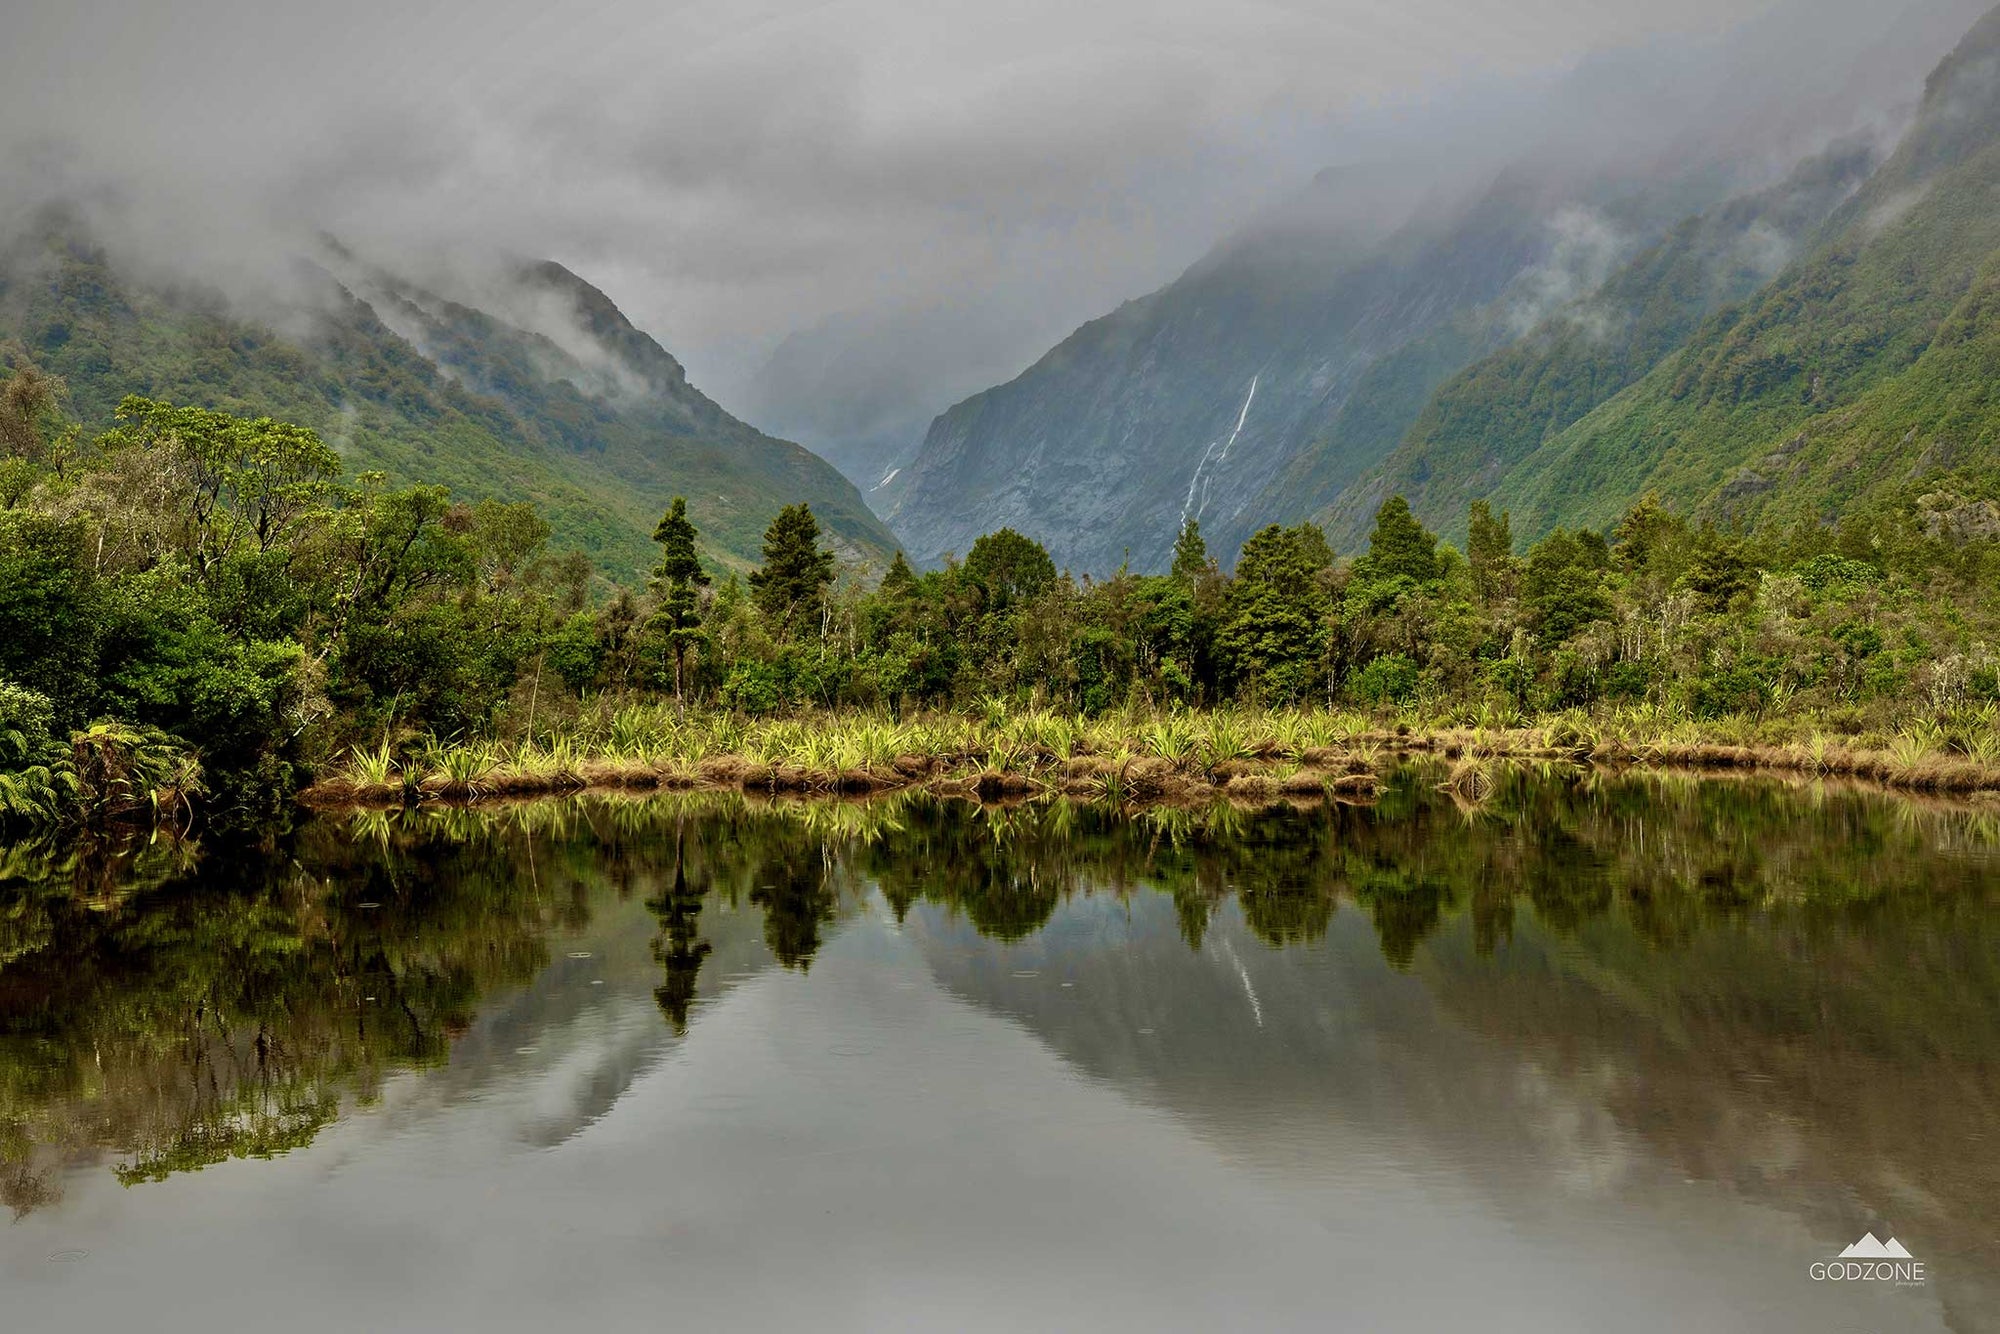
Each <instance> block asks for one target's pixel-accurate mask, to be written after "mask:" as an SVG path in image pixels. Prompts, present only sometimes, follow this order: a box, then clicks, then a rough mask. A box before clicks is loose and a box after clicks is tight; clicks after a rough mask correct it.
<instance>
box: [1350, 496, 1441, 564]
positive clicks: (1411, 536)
mask: <svg viewBox="0 0 2000 1334" xmlns="http://www.w3.org/2000/svg"><path fill="white" fill-rule="evenodd" d="M1355 573H1356V574H1358V575H1360V576H1362V577H1363V578H1365V579H1368V580H1370V581H1371V582H1385V581H1387V580H1390V579H1394V578H1396V577H1397V576H1398V575H1401V576H1402V577H1404V578H1406V579H1408V580H1410V581H1411V582H1412V583H1418V584H1427V583H1429V582H1430V581H1431V580H1433V579H1435V578H1437V577H1438V557H1437V536H1436V535H1435V534H1434V533H1432V532H1431V531H1430V530H1429V529H1427V528H1425V527H1424V526H1423V525H1422V524H1421V523H1418V522H1417V516H1416V515H1414V514H1412V513H1410V503H1409V502H1408V501H1407V500H1404V499H1403V498H1402V497H1401V496H1390V497H1389V498H1388V499H1387V500H1385V501H1383V502H1382V508H1381V509H1379V510H1377V511H1375V531H1374V532H1372V533H1370V534H1369V535H1368V554H1367V555H1366V556H1363V557H1362V558H1361V559H1360V560H1359V561H1357V562H1355Z"/></svg>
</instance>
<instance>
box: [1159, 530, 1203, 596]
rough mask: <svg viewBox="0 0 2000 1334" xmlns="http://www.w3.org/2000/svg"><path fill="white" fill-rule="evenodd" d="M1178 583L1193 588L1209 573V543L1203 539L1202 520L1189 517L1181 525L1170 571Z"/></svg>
mask: <svg viewBox="0 0 2000 1334" xmlns="http://www.w3.org/2000/svg"><path fill="white" fill-rule="evenodd" d="M1169 573H1170V576H1171V577H1172V579H1173V580H1174V582H1176V583H1180V584H1185V585H1187V586H1188V587H1189V588H1193V587H1194V586H1195V585H1196V584H1197V583H1199V582H1200V581H1201V577H1202V575H1204V574H1206V573H1208V543H1206V542H1204V541H1202V539H1201V520H1200V519H1189V520H1188V521H1187V522H1186V523H1183V524H1182V525H1181V535H1180V537H1179V538H1177V539H1176V540H1175V542H1174V563H1173V568H1172V569H1171V571H1170V572H1169Z"/></svg>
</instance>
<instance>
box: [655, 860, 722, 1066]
mask: <svg viewBox="0 0 2000 1334" xmlns="http://www.w3.org/2000/svg"><path fill="white" fill-rule="evenodd" d="M686 843H687V832H686V828H685V826H684V824H683V823H682V822H680V821H676V822H675V825H674V874H673V881H672V883H671V884H669V885H668V886H667V889H666V891H665V892H664V893H663V894H661V895H660V897H658V898H656V899H648V900H647V901H646V906H647V907H648V908H650V909H652V910H653V913H654V914H655V915H656V916H657V917H658V918H659V919H660V934H659V935H658V936H657V937H656V938H655V939H654V941H653V957H654V958H655V959H657V960H658V961H659V962H660V963H661V964H662V965H663V966H664V967H665V968H666V970H667V976H666V981H664V982H663V983H661V984H660V985H659V986H658V987H655V988H654V989H653V999H654V1000H656V1001H658V1002H659V1005H660V1013H662V1014H664V1015H665V1016H666V1017H667V1022H668V1023H670V1024H672V1025H673V1026H674V1032H676V1033H685V1032H687V1019H688V1007H689V1006H690V1005H692V1004H693V1003H694V996H695V983H696V981H697V980H698V979H699V978H700V976H701V961H702V960H703V959H705V958H707V957H708V953H709V944H708V942H707V941H705V940H703V939H701V903H702V899H703V898H704V897H705V896H706V889H705V887H704V886H703V885H701V884H700V883H699V882H696V883H690V881H689V878H688V862H687V856H686Z"/></svg>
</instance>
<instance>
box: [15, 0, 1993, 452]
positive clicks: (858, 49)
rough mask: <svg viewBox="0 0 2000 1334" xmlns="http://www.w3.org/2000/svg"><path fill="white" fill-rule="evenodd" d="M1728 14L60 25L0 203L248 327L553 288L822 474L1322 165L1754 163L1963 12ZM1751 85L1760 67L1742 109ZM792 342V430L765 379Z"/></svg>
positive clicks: (1766, 10)
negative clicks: (337, 308)
mask: <svg viewBox="0 0 2000 1334" xmlns="http://www.w3.org/2000/svg"><path fill="white" fill-rule="evenodd" d="M1744 12H1745V11H1744V6H1743V5H1742V4H1741V0H1687V2H1686V3H1682V4H1679V5H1674V6H1662V5H1659V4H1656V3H1648V2H1647V0H1532V2H1531V3H1528V2H1524V3H1521V4H1515V5H1510V6H1506V7H1504V9H1502V8H1501V7H1496V6H1492V5H1490V4H1480V3H1475V2H1474V0H1406V2H1405V3H1402V4H1397V5H1384V4H1380V3H1377V2H1376V0H1335V2H1333V3H1321V4H1306V3H1296V2H1294V0H1264V2H1262V3H1252V4H1248V5H1222V4H1214V3H1191V2H1189V0H1179V2H1178V3H1172V2H1170V3H1167V4H1164V5H1162V4H1151V3H1149V4H1138V3H1118V2H1115V0H1114V2H1111V3H1104V4H1096V5H1082V6H1079V5H1076V4H1074V3H1067V2H1065V3H1055V0H1017V2H1016V3H1012V4H1009V5H1005V6H1000V5H993V4H973V3H969V2H967V0H939V2H938V3H931V4H922V5H919V4H910V3H901V4H891V3H885V2H883V0H846V2H845V3H833V4H819V3H811V4H809V3H804V0H763V2H762V3H754V2H753V3H743V2H742V0H736V2H733V3H682V4H670V5H667V6H664V7H663V6H660V5H658V4H654V3H641V2H640V0H597V2H596V3H584V4H578V5H571V6H562V7H556V8H551V7H549V6H547V5H545V4H541V3H529V2H528V0H500V2H499V3H494V4H487V5H481V6H471V5H464V6H450V5H441V4H430V5H412V4H409V3H406V2H403V0H396V2H392V0H354V2H353V3H350V4H347V5H342V6H325V5H321V4H306V3H300V2H298V0H289V2H288V0H277V2H275V3H274V2H272V0H264V2H261V3H259V2H257V0H181V2H180V3H175V4H172V5H156V6H133V5H129V4H123V3H112V2H111V0H71V2H70V3H68V4H64V5H45V6H39V7H35V8H34V9H33V11H32V12H30V13H27V14H25V15H22V16H19V17H17V18H16V19H15V20H14V21H13V23H12V25H11V30H10V33H9V36H10V43H9V45H8V47H7V49H6V51H5V52H4V54H0V126H4V127H5V128H4V129H0V141H4V142H0V169H4V170H5V172H6V178H7V180H8V183H9V189H8V191H7V192H6V196H7V199H8V201H9V202H8V205H6V207H11V208H14V209H16V210H17V211H18V210H21V209H25V208H27V207H29V206H31V205H32V204H34V203H35V202H37V201H39V200H42V199H45V198H49V197H56V196H60V197H64V198H67V199H70V200H72V201H80V202H81V204H82V206H83V207H85V208H86V209H87V211H88V212H89V213H90V215H91V216H92V218H93V220H94V222H95V223H96V225H97V226H98V227H99V228H100V229H101V230H102V231H103V232H104V234H105V236H106V239H107V241H108V243H109V244H110V245H111V246H112V247H113V248H114V249H115V250H116V251H117V253H118V254H119V255H120V257H121V258H123V259H125V260H127V261H128V262H130V263H134V264H140V265H145V266H147V267H148V269H149V271H150V273H151V275H152V276H156V277H166V278H172V279H175V280H179V281H184V282H186V281H192V282H200V283H205V284H208V285H211V286H213V287H216V288H218V289H220V290H222V291H225V292H227V293H228V294H229V296H230V297H231V299H233V300H236V301H238V302H239V303H244V304H246V305H250V306H254V307H257V308H259V309H268V310H283V309H284V308H286V306H287V305H288V303H291V302H294V301H296V300H298V299H300V281H301V280H300V278H299V276H298V270H297V268H296V264H295V259H296V256H297V255H298V254H300V253H302V252H304V251H307V250H309V249H310V248H311V247H312V245H313V244H314V238H316V237H317V236H318V235H319V234H320V233H321V232H322V231H327V232H331V233H333V234H335V235H337V236H339V237H340V238H342V240H343V241H344V242H346V243H347V244H349V245H351V246H352V247H353V248H354V249H355V250H356V252H357V253H359V254H361V255H363V256H367V257H369V258H371V259H379V260H382V261H384V262H386V263H389V264H391V265H392V266H393V267H395V268H397V269H398V270H399V271H402V272H406V273H411V274H413V275H415V276H417V277H419V278H421V279H423V280H425V281H427V282H430V283H433V284H434V285H436V286H438V287H439V288H440V289H441V290H445V291H448V292H451V293H453V294H461V293H464V294H473V293H479V292H481V291H490V290H491V289H492V287H493V285H494V283H495V282H496V281H497V278H496V275H499V274H502V273H504V272H505V271H506V269H507V267H508V266H509V265H511V264H513V263H515V262H516V261H518V260H519V259H523V258H540V257H551V258H555V259H557V260H560V261H561V262H563V263H565V264H567V265H568V266H569V267H571V268H573V269H575V270H576V271H578V272H579V273H581V274H583V275H584V276H585V277H587V278H589V279H590V280H591V281H593V282H595V283H597V284H598V285H599V286H601V287H603V288H604V289H605V290H606V291H607V292H609V293H610V294H611V295H612V296H613V297H614V298H615V299H616V300H617V301H618V302H619V303H620V305H621V306H622V307H624V308H625V309H626V311H627V313H628V314H630V315H632V316H633V318H634V319H635V321H637V322H638V323H640V324H641V325H642V327H645V328H647V329H648V330H649V331H650V332H653V333H655V334H656V335H657V336H658V337H659V338H660V339H661V341H662V342H663V343H665V344H666V345H667V346H668V347H669V348H670V349H671V350H673V351H674V352H675V353H676V354H677V355H680V356H681V357H682V359H683V360H684V361H685V362H686V363H687V364H688V366H689V371H690V374H691V376H692V378H694V379H695V380H696V382H697V383H700V384H702V385H704V387H707V388H709V389H710V390H711V392H714V393H715V394H716V395H717V396H718V397H719V398H721V399H722V400H723V401H724V402H725V404H728V405H729V406H732V407H735V408H738V409H739V410H744V411H747V412H749V414H750V415H751V416H752V417H753V418H755V417H758V416H759V415H777V416H780V417H783V418H784V419H785V421H784V423H783V424H784V425H785V426H786V427H787V429H790V430H792V431H794V432H796V433H798V434H800V435H803V436H806V437H808V438H810V437H811V436H812V435H813V433H814V432H815V431H816V430H823V429H833V428H835V427H838V428H840V429H849V428H853V427H854V423H855V422H856V421H858V420H861V419H864V418H866V419H870V420H874V421H898V420H904V419H915V418H920V417H922V416H924V415H926V414H928V413H929V412H931V411H935V410H936V409H937V408H939V407H942V406H944V405H945V404H946V403H948V402H949V401H951V399H952V398H954V397H957V396H959V395H961V394H963V393H965V392H969V391H970V390H971V389H974V388H977V387H980V386H981V385H983V384H986V383H991V382H993V381H996V380H999V379H1004V378H1007V377H1009V376H1011V375H1012V374H1014V373H1016V372H1018V371H1019V370H1020V369H1021V368H1022V367H1023V366H1025V365H1026V364H1027V362H1028V361H1030V360H1032V359H1033V357H1034V356H1036V355H1038V354H1039V352H1040V351H1042V350H1043V349H1045V348H1046V347H1047V346H1048V345H1049V344H1050V343H1052V342H1054V341H1055V340H1056V339H1057V338H1059V337H1060V336H1061V335H1062V334H1063V333H1065V332H1067V331H1068V329H1070V328H1071V327H1073V326H1074V325H1075V324H1077V323H1079V322H1081V321H1082V320H1084V319H1087V318H1089V317H1091V316H1093V315H1096V314H1099V313H1102V312H1103V311H1104V310H1105V309H1108V308H1109V307H1111V306H1112V305H1115V304H1116V303H1117V302H1118V301H1119V300H1122V299H1124V298H1127V297H1130V296H1133V295H1137V294H1139V293H1141V292H1143V291H1145V290H1147V289H1148V288H1150V287H1153V286H1155V285H1157V284H1159V283H1160V282H1162V281H1165V280H1167V279H1169V278H1171V277H1172V276H1173V275H1174V274H1175V273H1176V272H1178V271H1179V270H1180V269H1181V268H1182V267H1184V266H1185V265H1186V264H1188V263H1189V262H1191V261H1192V260H1194V259H1195V258H1197V257H1198V256H1199V255H1200V254H1201V253H1202V252H1203V250H1205V249H1206V248H1207V247H1208V246H1209V245H1210V244H1212V243H1213V242H1214V240H1215V239H1216V238H1217V237H1219V236H1222V235H1225V234H1227V233H1228V232H1230V231H1231V230H1233V229H1235V228H1238V227H1240V226H1242V225H1244V224H1245V223H1247V222H1249V221H1250V220H1252V219H1255V218H1258V217H1260V216H1262V215H1264V214H1266V213H1267V211H1268V210H1270V209H1271V208H1272V207H1273V206H1274V205H1275V204H1277V203H1278V202H1279V201H1281V200H1283V199H1285V198H1286V197H1288V196H1289V195H1291V194H1293V193H1294V192H1295V191H1297V190H1298V189H1300V188H1301V187H1302V186H1304V185H1305V184H1306V183H1307V182H1309V181H1310V180H1311V179H1312V178H1313V176H1314V174H1315V173H1316V172H1318V171H1319V170H1320V169H1321V168H1323V167H1326V166H1328V165H1329V164H1337V163H1341V162H1364V163H1376V162H1384V161H1397V162H1406V163H1407V162H1416V163H1420V164H1421V167H1422V170H1423V171H1425V172H1428V173H1430V174H1432V175H1433V176H1435V177H1438V178H1440V179H1448V178H1452V177H1454V176H1455V175H1456V176H1459V177H1463V178H1464V179H1468V180H1469V179H1473V178H1474V177H1476V176H1477V174H1478V173H1479V172H1481V171H1485V170H1489V169H1490V168H1491V166H1492V164H1493V163H1494V162H1496V161H1500V160H1502V159H1503V158H1504V157H1505V156H1506V155H1508V154H1514V153H1519V152H1524V151H1534V150H1536V149H1537V147H1538V146H1540V148H1541V149H1542V150H1543V151H1548V152H1558V153H1584V154H1588V153H1610V152H1613V151H1621V152H1629V153H1635V154H1640V155H1644V156H1646V157H1648V159H1649V160H1658V161H1660V162H1662V163H1667V162H1670V161H1671V160H1672V159H1673V158H1674V156H1675V154H1677V153H1682V154H1685V153H1688V152H1692V151H1693V150H1692V149H1690V148H1689V147H1688V146H1687V145H1688V144H1690V143H1692V142H1695V141H1696V140H1697V139H1700V138H1701V136H1702V135H1704V134H1706V135H1707V136H1708V137H1709V138H1710V139H1712V138H1713V130H1714V126H1713V125H1712V124H1709V125H1708V126H1707V128H1706V129H1704V128H1703V124H1704V122H1713V121H1715V120H1717V119H1718V118H1721V117H1726V116H1738V117H1746V116H1756V117H1758V118H1759V120H1758V123H1757V124H1756V125H1755V126H1754V127H1751V128H1752V129H1753V130H1754V133H1752V132H1750V131H1744V133H1745V135H1746V138H1748V139H1751V140H1756V141H1758V142H1763V141H1766V140H1768V142H1769V150H1768V151H1769V153H1770V155H1771V157H1772V158H1773V160H1774V161H1776V160H1778V159H1781V158H1783V157H1784V156H1785V155H1786V154H1787V153H1790V152H1792V151H1793V149H1794V147H1795V146H1796V145H1797V144H1798V143H1800V142H1804V141H1808V140H1811V139H1812V138H1814V137H1815V136H1820V137H1826V136H1830V135H1831V134H1832V133H1834V132H1837V131H1840V130H1846V129H1851V128H1852V126H1847V125H1832V124H1827V123H1823V122H1824V121H1825V120H1826V118H1827V117H1828V116H1829V115H1832V114H1834V113H1833V112H1832V111H1830V110H1829V108H1835V107H1838V106H1840V105H1843V104H1853V103H1857V102H1870V103H1871V104H1881V103H1884V102H1886V101H1888V100H1890V98H1891V94H1892V92H1893V91H1894V90H1896V89H1902V88H1908V89H1909V90H1910V91H1914V87H1913V80H1915V79H1918V78H1920V77H1921V74H1922V72H1923V70H1924V69H1925V68H1926V67H1927V66H1928V64H1929V62H1930V61H1932V60H1934V59H1935V58H1936V57H1937V55H1938V54H1939V53H1940V52H1941V51H1942V50H1943V49H1945V47H1947V46H1948V45H1949V42H1950V40H1951V39H1952V37H1953V36H1954V35H1955V33H1956V32H1957V31H1958V30H1959V29H1962V28H1963V27H1964V26H1966V24H1967V23H1969V21H1970V15H1971V14H1973V13H1974V12H1976V6H1974V5H1971V4H1964V3H1955V0H1930V2H1929V3H1915V2H1914V0H1913V3H1911V4H1910V5H1908V6H1907V7H1906V12H1905V10H1899V9H1897V7H1895V6H1893V5H1891V6H1885V5H1883V4H1881V3H1879V2H1878V3H1860V2H1859V0H1826V2H1824V3H1819V4H1814V5H1800V4H1796V3H1792V4H1778V3H1775V2H1774V3H1771V4H1767V5H1765V6H1763V7H1761V8H1758V9H1755V10H1753V11H1752V16H1751V19H1750V26H1749V28H1747V29H1744V30H1742V31H1741V32H1739V33H1737V34H1736V35H1734V36H1731V37H1729V38H1726V39H1724V38H1718V36H1717V34H1719V33H1723V32H1725V31H1727V30H1729V25H1730V24H1732V23H1736V22H1738V21H1739V20H1740V19H1741V18H1742V16H1743V14H1744ZM1759 24H1762V25H1765V26H1764V27H1762V28H1760V27H1759V26H1758V25H1759ZM1787 25H1790V28H1789V29H1788V27H1787ZM1744 50H1754V51H1760V52H1767V53H1768V52H1772V51H1775V52H1777V53H1778V54H1777V55H1775V56H1773V55H1768V54H1766V55H1763V56H1759V57H1758V58H1757V65H1758V68H1757V69H1756V70H1755V71H1754V73H1755V74H1756V76H1757V79H1758V80H1761V81H1762V84H1763V85H1764V86H1763V88H1762V90H1761V91H1759V92H1757V94H1756V95H1755V96H1752V95H1751V93H1750V92H1749V91H1746V89H1745V86H1744V85H1746V84H1747V83H1749V82H1751V80H1750V79H1749V77H1748V74H1749V73H1750V72H1746V71H1738V72H1737V73H1736V74H1732V73H1731V72H1730V65H1729V62H1730V60H1731V59H1734V58H1737V57H1736V55H1735V53H1738V52H1740V51H1744ZM1594 52H1595V53H1599V54H1595V55H1594V54H1592V53H1594ZM1864 53H1865V54H1866V56H1867V58H1866V59H1865V60H1864V59H1862V56H1863V54H1864ZM1842 80H1847V81H1849V82H1852V83H1854V84H1855V87H1857V88H1859V90H1860V94H1865V96H1861V95H1860V94H1856V93H1855V92H1854V90H1853V89H1842V88H1839V87H1829V86H1828V85H1829V84H1839V83H1840V82H1841V81H1842ZM1674 108H1678V109H1677V110H1672V109H1674ZM1759 108H1762V110H1760V109H1759ZM1773 108H1778V109H1780V110H1773ZM1669 110H1672V114H1671V115H1669V114H1668V112H1669ZM1739 128H1741V127H1739ZM1690 136H1692V137H1690ZM788 339H789V340H790V342H789V343H788V342H787V340H788ZM848 339H868V340H871V342H872V343H873V344H874V346H873V347H871V348H870V349H869V351H868V353H867V354H866V355H859V356H857V355H832V354H829V353H828V352H827V351H826V348H825V346H824V345H825V344H827V343H829V341H832V342H838V341H839V340H848ZM815 343H818V344H821V345H822V346H820V347H818V348H815V347H814V346H813V345H814V344H815ZM783 348H789V351H788V352H786V353H783V354H781V356H780V358H779V363H780V367H781V368H782V365H783V364H784V361H785V358H786V357H789V358H790V359H791V362H792V363H793V364H796V365H799V366H802V367H809V368H811V369H812V373H813V374H815V375H818V376H820V377H821V378H820V380H819V381H818V382H817V385H818V388H817V391H816V392H815V393H814V394H811V395H807V394H802V393H801V392H799V385H798V382H797V380H796V379H793V380H789V381H788V380H786V379H785V377H784V376H783V375H778V376H775V377H774V376H773V375H772V374H769V373H760V372H762V371H763V368H764V367H765V366H766V365H767V363H769V362H770V361H771V358H772V355H773V353H774V352H775V351H778V350H779V349H783ZM836 350H837V349H836ZM800 373H801V374H804V373H805V372H803V371H801V372H800ZM815 398H816V399H818V400H819V401H822V402H824V403H826V404H827V405H828V414H827V418H826V420H825V421H819V420H817V419H816V418H815V414H814V412H813V410H812V408H811V401H812V400H813V399H815ZM864 424H865V423H864Z"/></svg>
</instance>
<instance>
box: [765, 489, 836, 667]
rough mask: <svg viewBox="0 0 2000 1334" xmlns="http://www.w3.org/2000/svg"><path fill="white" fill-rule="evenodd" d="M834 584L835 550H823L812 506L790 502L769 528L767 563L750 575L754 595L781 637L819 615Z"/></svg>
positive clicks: (817, 521)
mask: <svg viewBox="0 0 2000 1334" xmlns="http://www.w3.org/2000/svg"><path fill="white" fill-rule="evenodd" d="M832 583H833V553H832V552H831V551H821V550H820V549H819V520H817V519H815V518H814V517H813V512H812V506H810V505H806V504H798V505H787V506H785V507H784V508H783V509H781V510H779V511H778V517H777V518H775V519H773V520H771V526H770V527H769V528H767V529H765V530H764V567H763V568H762V569H759V570H753V571H751V573H750V595H751V597H752V598H754V599H755V600H756V603H757V609H758V610H759V611H761V612H763V613H764V617H765V619H766V620H768V621H770V622H771V624H772V626H773V627H774V628H775V629H776V630H777V633H778V637H779V638H780V639H789V638H791V636H792V633H793V632H794V630H795V629H796V628H797V627H799V626H800V625H804V624H807V623H809V622H811V621H813V620H816V619H818V617H819V615H820V613H821V611H822V610H823V609H824V608H825V606H826V590H827V587H828V585H830V584H832Z"/></svg>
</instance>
